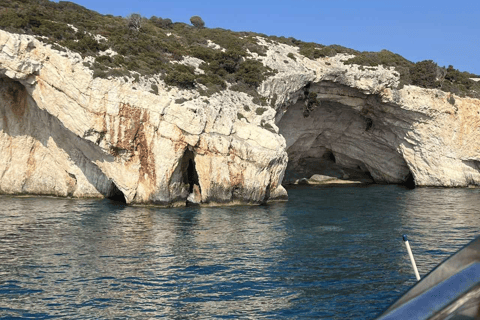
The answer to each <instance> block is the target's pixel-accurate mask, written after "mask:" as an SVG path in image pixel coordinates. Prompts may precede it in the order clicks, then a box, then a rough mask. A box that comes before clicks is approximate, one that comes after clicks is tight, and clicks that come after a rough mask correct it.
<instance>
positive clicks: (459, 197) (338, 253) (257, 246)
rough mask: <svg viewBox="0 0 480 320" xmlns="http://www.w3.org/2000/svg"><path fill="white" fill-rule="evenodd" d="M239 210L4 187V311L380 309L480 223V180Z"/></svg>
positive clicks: (295, 313) (336, 193) (346, 192)
mask: <svg viewBox="0 0 480 320" xmlns="http://www.w3.org/2000/svg"><path fill="white" fill-rule="evenodd" d="M289 193H290V201H289V202H287V203H280V204H275V205H269V206H257V207H227V208H200V207H197V208H179V209H159V208H154V207H129V206H125V205H123V204H119V203H115V202H111V201H109V200H103V201H98V200H62V199H53V198H15V197H6V196H2V197H0V201H1V203H2V206H1V207H0V261H2V263H1V264H0V317H3V316H7V317H34V318H35V317H36V318H42V317H56V316H60V317H68V318H85V319H88V318H92V319H93V318H126V317H128V318H151V317H167V318H171V319H185V318H198V319H210V318H215V317H219V318H220V317H230V318H235V319H238V318H254V319H261V318H275V319H281V318H292V317H293V318H337V319H344V318H355V319H370V318H373V317H374V316H375V315H377V314H378V313H380V312H381V311H382V310H383V309H384V308H385V307H386V306H388V304H390V303H391V302H392V301H393V300H394V299H395V298H396V297H398V296H400V295H401V293H402V292H403V291H405V290H407V289H408V287H409V286H410V285H412V284H413V283H414V281H415V280H414V277H413V275H412V272H411V270H410V269H411V267H410V265H409V261H408V258H407V256H406V253H405V250H404V248H403V244H402V242H401V238H400V237H401V234H402V233H408V234H409V238H410V239H411V245H412V249H413V251H414V254H415V258H416V260H417V263H418V267H419V270H420V272H421V273H423V274H425V273H426V272H428V271H430V269H431V268H432V267H433V266H435V265H436V264H437V263H439V262H440V261H441V260H443V259H444V258H445V257H447V256H448V255H450V254H451V253H452V252H454V251H456V250H457V249H458V248H459V247H461V246H462V245H464V244H466V243H467V242H468V241H469V240H471V239H473V238H474V237H475V235H477V234H478V230H479V228H480V215H479V213H478V211H477V208H478V207H479V204H480V197H479V190H477V189H429V188H417V189H414V190H407V189H405V188H401V187H397V186H371V187H320V188H311V187H310V188H308V187H298V188H295V189H292V190H290V191H289Z"/></svg>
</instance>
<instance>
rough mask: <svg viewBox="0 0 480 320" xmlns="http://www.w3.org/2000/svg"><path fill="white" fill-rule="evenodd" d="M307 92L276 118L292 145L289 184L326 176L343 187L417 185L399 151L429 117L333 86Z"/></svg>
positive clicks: (309, 88)
mask: <svg viewBox="0 0 480 320" xmlns="http://www.w3.org/2000/svg"><path fill="white" fill-rule="evenodd" d="M301 90H303V97H302V95H301V94H300V98H299V99H298V100H297V101H296V102H295V103H294V104H292V105H290V106H288V107H287V108H286V110H285V109H282V111H281V112H279V113H278V114H277V119H276V122H277V126H278V128H279V133H280V134H282V135H283V136H284V137H285V139H286V142H287V153H288V158H289V163H288V166H287V169H286V172H285V179H284V183H285V184H291V183H294V182H299V181H306V179H309V178H311V177H312V176H313V175H321V176H323V177H319V178H322V179H328V177H331V178H332V179H337V181H338V183H341V181H342V180H345V182H346V183H348V182H358V183H367V184H368V183H381V184H390V183H391V184H400V185H405V186H406V187H408V188H413V187H414V186H415V181H414V178H413V175H412V172H411V170H410V168H409V166H408V164H407V162H406V161H405V159H404V157H403V154H401V153H400V152H399V151H398V150H399V149H400V144H402V143H404V142H405V141H406V139H405V137H406V134H407V132H409V130H410V129H409V128H411V126H412V122H414V121H426V120H427V119H429V116H428V115H425V114H422V113H419V112H413V111H410V110H404V109H402V108H400V107H396V106H395V105H394V104H392V103H391V104H388V105H387V104H385V103H384V102H382V99H381V97H380V96H379V95H377V94H370V95H369V94H365V93H363V92H361V91H359V90H358V89H355V88H351V87H348V86H345V85H342V84H338V83H333V82H330V81H322V82H319V83H314V84H307V85H306V86H305V87H304V88H303V89H301ZM284 111H286V112H284ZM392 124H395V125H392ZM325 181H327V180H325Z"/></svg>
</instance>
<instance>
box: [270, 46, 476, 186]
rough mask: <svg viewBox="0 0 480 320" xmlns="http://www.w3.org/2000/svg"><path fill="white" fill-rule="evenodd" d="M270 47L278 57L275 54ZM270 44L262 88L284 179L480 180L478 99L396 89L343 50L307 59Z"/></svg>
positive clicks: (389, 74)
mask: <svg viewBox="0 0 480 320" xmlns="http://www.w3.org/2000/svg"><path fill="white" fill-rule="evenodd" d="M272 52H275V53H276V54H275V55H274V54H272ZM288 53H294V54H296V51H295V50H292V47H289V46H286V45H283V44H278V45H270V50H269V55H267V57H266V58H263V60H264V61H265V62H266V63H267V64H269V65H270V66H271V67H275V68H276V69H277V70H279V72H278V73H277V74H276V75H275V76H274V77H272V78H270V79H268V80H267V81H265V82H264V83H263V85H262V90H263V91H262V93H263V94H264V95H266V96H270V97H276V98H277V99H276V104H275V105H276V109H277V115H276V122H277V125H278V127H279V132H280V133H281V134H282V135H283V136H284V137H285V139H286V143H287V151H288V156H289V164H288V169H287V172H286V182H293V181H295V180H296V179H298V178H300V177H306V178H308V177H310V176H311V175H312V174H322V175H327V176H332V177H335V178H338V179H345V180H356V181H361V182H368V181H374V182H377V183H406V184H413V183H415V184H416V185H420V186H446V187H461V186H468V185H480V173H479V170H480V166H479V164H480V162H479V161H480V144H479V139H478V138H480V127H479V121H480V101H479V100H476V99H471V98H460V97H458V96H456V95H452V94H450V93H446V92H443V91H440V90H432V89H423V88H419V87H416V86H405V87H403V88H401V89H400V88H398V84H399V77H398V74H397V73H396V72H395V71H394V70H393V69H390V68H384V67H382V66H379V67H360V66H357V65H345V64H343V63H342V61H343V60H345V59H347V58H348V56H347V55H337V56H335V57H332V58H328V57H327V58H320V59H318V60H316V61H312V60H309V59H307V58H304V57H302V56H300V55H298V54H296V60H292V59H290V60H288V62H289V63H288V64H282V63H280V61H284V59H287V54H288Z"/></svg>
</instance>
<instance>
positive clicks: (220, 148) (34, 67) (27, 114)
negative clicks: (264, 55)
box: [0, 31, 287, 205]
mask: <svg viewBox="0 0 480 320" xmlns="http://www.w3.org/2000/svg"><path fill="white" fill-rule="evenodd" d="M82 62H83V59H82V58H81V57H80V56H79V55H77V54H72V53H69V52H67V53H65V52H64V53H61V52H58V51H55V50H52V49H51V47H50V46H45V45H43V44H42V43H40V42H39V41H37V40H35V39H34V38H33V37H29V36H23V35H15V34H9V33H6V32H3V31H0V76H1V82H0V150H1V153H0V193H4V194H42V195H55V196H72V197H111V198H114V199H118V200H122V201H125V202H126V203H153V204H160V205H185V203H186V201H187V198H189V195H191V197H190V198H191V199H195V201H196V202H200V203H202V204H205V205H211V204H218V203H221V204H233V203H262V202H266V201H270V200H275V199H284V198H285V197H286V191H285V189H283V187H282V186H281V181H282V178H283V173H284V170H285V167H286V163H287V154H286V152H285V140H284V139H283V137H282V136H280V135H278V134H276V133H272V132H270V131H268V130H265V129H263V128H261V127H259V126H257V125H255V124H250V123H246V122H244V121H240V120H239V119H238V116H237V108H239V107H241V108H242V110H243V108H244V107H245V106H251V108H252V109H253V110H255V105H254V104H253V103H252V102H251V98H250V97H248V96H247V95H246V94H231V93H229V92H225V93H224V94H223V95H217V96H215V97H212V98H211V99H209V100H207V99H205V98H203V97H201V96H200V95H199V94H198V93H196V92H188V91H184V92H180V91H179V90H177V89H168V88H166V87H164V88H160V90H159V94H158V95H156V94H153V93H151V92H148V91H147V90H145V89H144V88H142V87H141V86H142V84H139V83H133V82H132V81H127V82H126V81H125V80H123V79H112V80H105V79H98V78H96V79H93V77H92V71H90V70H88V69H87V68H85V67H84V66H83V63H82ZM180 97H181V98H183V99H179V98H180ZM186 99H190V100H187V101H185V100H186ZM179 100H180V101H185V102H179V103H176V102H175V101H179ZM269 114H270V116H269V115H268V113H267V114H266V115H264V116H263V118H264V119H263V121H264V122H271V123H272V125H273V126H274V124H273V117H274V111H273V110H271V112H270V113H269ZM267 117H270V119H268V118H267ZM259 121H260V120H259Z"/></svg>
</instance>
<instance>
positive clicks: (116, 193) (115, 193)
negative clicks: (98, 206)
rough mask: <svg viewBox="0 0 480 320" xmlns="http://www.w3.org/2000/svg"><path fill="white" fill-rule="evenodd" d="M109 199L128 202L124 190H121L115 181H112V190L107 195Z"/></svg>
mask: <svg viewBox="0 0 480 320" xmlns="http://www.w3.org/2000/svg"><path fill="white" fill-rule="evenodd" d="M107 199H110V200H112V201H117V202H121V203H127V200H126V199H125V195H124V194H123V192H122V191H120V190H119V189H118V187H117V185H116V184H115V183H113V182H112V186H111V187H110V192H109V193H108V195H107Z"/></svg>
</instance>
